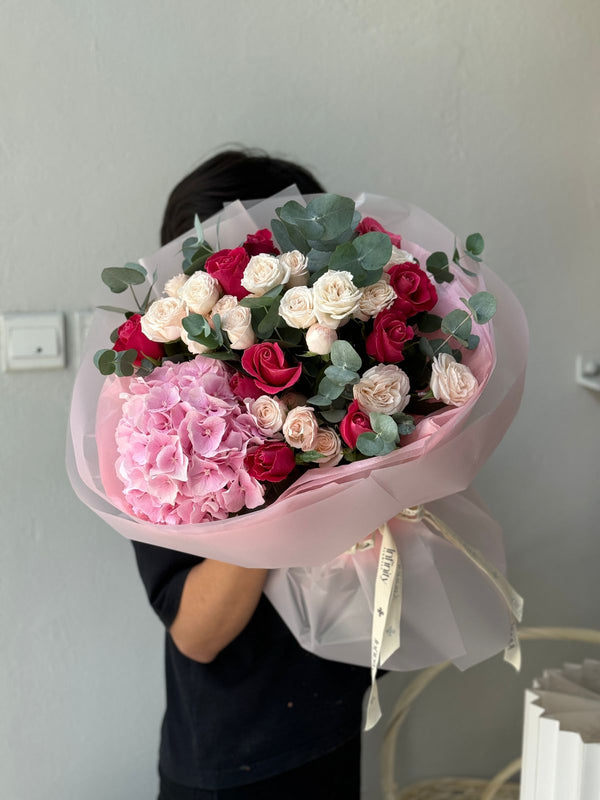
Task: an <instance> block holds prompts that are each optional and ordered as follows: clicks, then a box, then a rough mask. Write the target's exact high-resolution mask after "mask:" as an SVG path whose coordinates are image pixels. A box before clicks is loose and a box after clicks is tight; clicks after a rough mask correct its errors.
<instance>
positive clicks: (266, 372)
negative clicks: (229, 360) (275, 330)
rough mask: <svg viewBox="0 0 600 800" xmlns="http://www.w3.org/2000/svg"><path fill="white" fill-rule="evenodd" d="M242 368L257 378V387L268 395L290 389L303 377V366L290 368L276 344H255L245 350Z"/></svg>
mask: <svg viewBox="0 0 600 800" xmlns="http://www.w3.org/2000/svg"><path fill="white" fill-rule="evenodd" d="M242 367H243V368H244V369H245V370H246V372H247V373H249V374H250V375H252V377H253V378H256V385H257V386H258V388H259V389H262V390H263V392H266V393H267V394H277V392H281V391H283V390H284V389H289V388H290V386H293V385H294V384H295V383H296V381H297V380H298V379H299V378H300V375H302V366H301V365H300V364H299V365H298V366H297V367H290V365H289V364H288V363H287V361H286V360H285V355H284V353H283V350H282V349H281V347H280V346H279V345H278V344H276V343H274V342H262V343H261V344H253V345H252V347H249V348H248V349H247V350H244V354H243V356H242Z"/></svg>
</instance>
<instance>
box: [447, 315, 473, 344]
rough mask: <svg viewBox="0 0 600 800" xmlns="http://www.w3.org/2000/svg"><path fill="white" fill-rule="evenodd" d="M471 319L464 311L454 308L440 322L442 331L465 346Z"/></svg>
mask: <svg viewBox="0 0 600 800" xmlns="http://www.w3.org/2000/svg"><path fill="white" fill-rule="evenodd" d="M471 325H472V322H471V317H470V315H469V314H467V312H466V311H463V310H462V309H461V308H456V309H454V311H451V312H450V313H449V314H446V316H445V317H444V318H443V320H442V331H443V333H447V334H449V335H450V336H453V337H454V338H455V339H458V341H459V342H461V343H462V344H465V345H466V344H467V342H468V341H469V334H470V333H471Z"/></svg>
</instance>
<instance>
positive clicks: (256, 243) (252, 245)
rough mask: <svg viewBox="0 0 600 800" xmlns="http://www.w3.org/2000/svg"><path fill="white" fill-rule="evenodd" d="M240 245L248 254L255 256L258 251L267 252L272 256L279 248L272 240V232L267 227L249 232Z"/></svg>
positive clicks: (258, 253) (276, 254)
mask: <svg viewBox="0 0 600 800" xmlns="http://www.w3.org/2000/svg"><path fill="white" fill-rule="evenodd" d="M242 246H243V248H244V250H245V251H246V252H247V253H248V255H249V256H257V255H260V253H268V254H269V255H273V256H278V255H279V250H278V249H277V248H276V247H275V244H274V242H273V234H272V233H271V231H270V230H269V229H268V228H262V230H260V231H256V233H249V234H248V236H246V241H245V242H244V244H243V245H242Z"/></svg>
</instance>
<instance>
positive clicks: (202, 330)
mask: <svg viewBox="0 0 600 800" xmlns="http://www.w3.org/2000/svg"><path fill="white" fill-rule="evenodd" d="M181 324H182V326H183V328H184V329H185V330H186V331H187V333H188V334H189V335H190V336H191V337H194V336H210V335H211V334H212V329H211V327H210V325H209V324H208V320H207V319H206V317H203V316H202V314H188V315H187V317H184V318H183V319H182V320H181Z"/></svg>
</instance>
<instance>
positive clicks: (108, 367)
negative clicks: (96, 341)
mask: <svg viewBox="0 0 600 800" xmlns="http://www.w3.org/2000/svg"><path fill="white" fill-rule="evenodd" d="M115 356H116V353H115V351H114V350H108V349H102V350H98V351H97V352H96V353H94V364H95V366H96V367H97V369H98V370H100V373H101V374H102V375H112V373H113V372H114V371H115V368H116V364H115V360H116V359H115Z"/></svg>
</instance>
